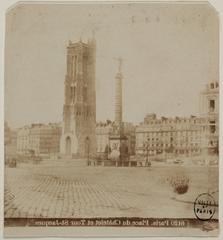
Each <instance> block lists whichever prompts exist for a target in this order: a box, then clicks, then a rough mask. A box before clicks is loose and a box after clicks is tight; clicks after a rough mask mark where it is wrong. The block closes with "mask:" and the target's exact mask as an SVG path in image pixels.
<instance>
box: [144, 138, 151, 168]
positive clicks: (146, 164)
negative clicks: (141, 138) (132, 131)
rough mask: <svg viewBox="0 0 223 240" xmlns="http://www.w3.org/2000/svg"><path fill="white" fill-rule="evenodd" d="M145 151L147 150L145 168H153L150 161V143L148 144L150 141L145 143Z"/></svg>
mask: <svg viewBox="0 0 223 240" xmlns="http://www.w3.org/2000/svg"><path fill="white" fill-rule="evenodd" d="M144 149H145V150H146V163H145V166H146V167H150V166H151V162H150V161H149V143H148V140H147V141H146V142H144Z"/></svg>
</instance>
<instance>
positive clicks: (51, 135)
mask: <svg viewBox="0 0 223 240" xmlns="http://www.w3.org/2000/svg"><path fill="white" fill-rule="evenodd" d="M60 137H61V126H60V124H52V123H50V124H47V125H46V124H32V125H30V126H25V127H23V128H20V129H19V130H18V134H17V153H18V154H29V153H30V152H32V153H34V154H36V155H40V154H51V153H58V152H59V149H60Z"/></svg>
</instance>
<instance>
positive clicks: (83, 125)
mask: <svg viewBox="0 0 223 240" xmlns="http://www.w3.org/2000/svg"><path fill="white" fill-rule="evenodd" d="M95 52H96V43H95V40H94V39H92V40H89V41H88V43H83V42H82V41H80V42H77V43H72V42H69V45H68V47H67V73H66V78H65V82H64V89H65V99H64V106H63V130H62V136H61V141H60V152H61V154H65V155H69V156H86V154H91V155H94V154H95V152H96V136H95V127H96V93H95V62H96V59H95Z"/></svg>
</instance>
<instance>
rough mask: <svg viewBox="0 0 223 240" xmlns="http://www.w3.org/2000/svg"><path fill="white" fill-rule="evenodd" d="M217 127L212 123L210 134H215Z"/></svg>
mask: <svg viewBox="0 0 223 240" xmlns="http://www.w3.org/2000/svg"><path fill="white" fill-rule="evenodd" d="M215 131H216V127H215V121H210V132H211V133H215Z"/></svg>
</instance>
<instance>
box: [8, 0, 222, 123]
mask: <svg viewBox="0 0 223 240" xmlns="http://www.w3.org/2000/svg"><path fill="white" fill-rule="evenodd" d="M93 30H94V31H95V37H96V41H97V59H96V61H97V63H96V65H97V67H96V86H97V88H96V95H97V120H105V119H112V120H113V119H114V95H115V93H114V90H115V85H114V84H115V80H114V79H115V74H116V72H117V68H118V66H117V65H118V63H117V61H116V60H115V59H114V58H115V57H119V56H121V57H122V58H123V59H124V65H123V75H124V80H123V111H124V112H123V118H124V120H125V121H131V122H140V121H142V120H143V118H144V116H145V114H147V113H152V112H155V113H157V114H158V115H163V116H176V115H178V116H188V115H191V114H197V113H198V111H199V92H200V91H201V90H202V89H203V87H204V84H206V83H208V82H209V81H212V80H218V77H219V76H218V18H217V14H216V13H215V11H214V10H213V8H211V7H210V6H209V5H207V4H195V3H192V4H173V3H172V4H163V3H159V4H158V3H156V4H151V3H150V4H128V5H127V4H119V5H117V4H116V5H112V4H104V5H102V4H95V5H93V4H91V5H90V4H83V5H78V4H73V5H71V4H69V5H64V4H63V5H62V4H55V5H53V4H50V5H49V4H41V5H40V4H38V5H37V4H29V5H28V4H26V5H18V6H17V7H16V8H13V9H11V10H10V11H9V12H8V14H7V26H6V70H5V80H6V81H5V119H6V121H8V123H9V125H11V126H13V127H18V126H22V125H24V124H29V123H32V122H50V121H51V122H55V121H62V112H63V109H62V108H63V101H64V79H65V73H66V71H65V70H66V46H67V45H68V41H69V40H72V41H73V42H75V41H79V39H80V37H81V38H82V41H84V42H86V41H87V39H88V38H90V37H91V36H92V31H93Z"/></svg>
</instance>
